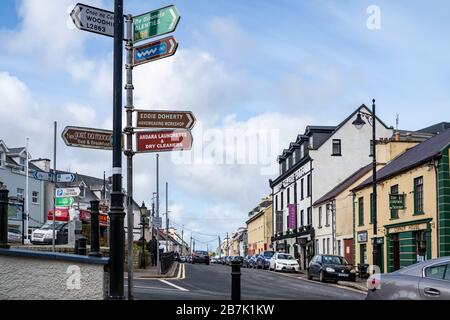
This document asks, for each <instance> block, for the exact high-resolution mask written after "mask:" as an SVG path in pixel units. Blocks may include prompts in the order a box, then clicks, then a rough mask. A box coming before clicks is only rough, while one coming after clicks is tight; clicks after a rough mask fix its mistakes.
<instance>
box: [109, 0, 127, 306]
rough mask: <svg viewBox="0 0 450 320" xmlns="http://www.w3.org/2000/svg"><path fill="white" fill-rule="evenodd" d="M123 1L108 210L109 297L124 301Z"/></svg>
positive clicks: (119, 2)
mask: <svg viewBox="0 0 450 320" xmlns="http://www.w3.org/2000/svg"><path fill="white" fill-rule="evenodd" d="M123 20H124V19H123V0H115V2H114V75H113V82H114V85H113V165H112V166H113V168H112V175H113V176H112V177H113V178H112V180H113V181H112V182H113V183H112V193H111V208H110V213H109V215H110V221H111V224H110V235H109V236H110V259H111V269H110V277H111V280H110V298H111V299H121V300H122V299H124V286H123V280H124V276H123V272H124V270H123V269H124V265H123V264H124V258H125V252H124V251H125V250H124V244H125V233H124V216H125V213H124V210H123V193H122V143H121V142H122V68H123V56H122V55H123V43H122V41H123Z"/></svg>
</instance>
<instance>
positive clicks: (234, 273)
mask: <svg viewBox="0 0 450 320" xmlns="http://www.w3.org/2000/svg"><path fill="white" fill-rule="evenodd" d="M231 300H233V301H240V300H241V264H240V263H239V262H237V261H233V262H232V263H231Z"/></svg>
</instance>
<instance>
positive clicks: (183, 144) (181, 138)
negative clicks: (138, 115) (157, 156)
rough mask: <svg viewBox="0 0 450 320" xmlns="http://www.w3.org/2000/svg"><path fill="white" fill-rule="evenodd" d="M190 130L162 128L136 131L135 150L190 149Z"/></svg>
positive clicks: (165, 150)
mask: <svg viewBox="0 0 450 320" xmlns="http://www.w3.org/2000/svg"><path fill="white" fill-rule="evenodd" d="M192 141H193V138H192V133H191V131H190V130H186V129H177V130H162V131H148V132H137V133H136V150H137V152H139V153H146V152H167V151H183V150H191V149H192Z"/></svg>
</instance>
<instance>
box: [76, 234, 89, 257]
mask: <svg viewBox="0 0 450 320" xmlns="http://www.w3.org/2000/svg"><path fill="white" fill-rule="evenodd" d="M78 255H80V256H85V255H87V239H86V238H80V239H78Z"/></svg>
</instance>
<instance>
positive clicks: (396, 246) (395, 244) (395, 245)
mask: <svg viewBox="0 0 450 320" xmlns="http://www.w3.org/2000/svg"><path fill="white" fill-rule="evenodd" d="M392 257H393V258H392V259H393V261H392V266H393V271H396V270H398V269H400V242H399V240H398V233H396V234H393V235H392Z"/></svg>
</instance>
